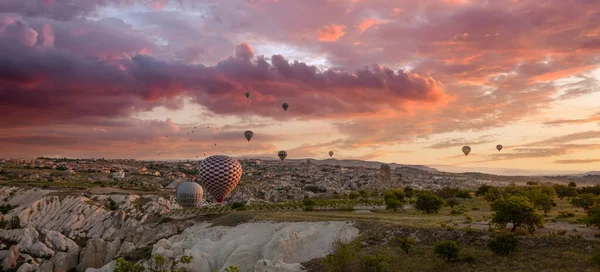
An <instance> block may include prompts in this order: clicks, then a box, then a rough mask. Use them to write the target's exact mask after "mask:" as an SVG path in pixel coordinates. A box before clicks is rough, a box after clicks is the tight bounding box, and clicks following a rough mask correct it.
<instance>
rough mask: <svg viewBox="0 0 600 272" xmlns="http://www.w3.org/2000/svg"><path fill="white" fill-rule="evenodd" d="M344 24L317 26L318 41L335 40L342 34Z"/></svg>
mask: <svg viewBox="0 0 600 272" xmlns="http://www.w3.org/2000/svg"><path fill="white" fill-rule="evenodd" d="M345 28H346V26H344V25H333V24H332V25H326V26H323V27H321V28H319V31H318V37H319V41H322V42H335V41H337V40H338V39H339V38H341V37H342V36H344V34H345V33H344V29H345Z"/></svg>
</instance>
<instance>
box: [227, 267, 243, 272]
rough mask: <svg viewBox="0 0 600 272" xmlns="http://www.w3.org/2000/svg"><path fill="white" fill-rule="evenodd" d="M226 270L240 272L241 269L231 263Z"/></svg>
mask: <svg viewBox="0 0 600 272" xmlns="http://www.w3.org/2000/svg"><path fill="white" fill-rule="evenodd" d="M225 272H240V269H239V268H237V266H235V265H231V266H229V267H227V268H225Z"/></svg>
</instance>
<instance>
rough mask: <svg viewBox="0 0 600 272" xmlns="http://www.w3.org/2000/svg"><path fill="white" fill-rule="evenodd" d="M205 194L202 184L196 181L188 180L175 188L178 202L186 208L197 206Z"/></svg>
mask: <svg viewBox="0 0 600 272" xmlns="http://www.w3.org/2000/svg"><path fill="white" fill-rule="evenodd" d="M203 195H204V191H203V190H202V186H200V185H198V183H195V182H189V181H186V182H184V183H181V184H179V185H177V188H175V196H176V198H177V203H179V205H181V206H182V207H184V208H193V207H196V205H198V203H199V202H200V200H202V196H203Z"/></svg>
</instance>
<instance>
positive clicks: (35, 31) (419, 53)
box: [0, 0, 600, 171]
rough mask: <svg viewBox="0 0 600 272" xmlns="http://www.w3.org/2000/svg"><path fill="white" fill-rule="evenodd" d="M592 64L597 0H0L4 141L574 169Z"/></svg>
mask: <svg viewBox="0 0 600 272" xmlns="http://www.w3.org/2000/svg"><path fill="white" fill-rule="evenodd" d="M599 80H600V5H597V1H596V0H544V1H541V0H540V1H535V0H529V1H526V0H494V1H491V0H487V1H484V0H482V1H475V0H426V1H413V0H373V1H367V0H303V1H292V0H210V1H209V0H207V1H203V0H174V1H169V0H140V1H136V0H3V1H0V157H5V158H9V157H12V158H15V157H22V158H35V157H38V156H50V157H74V158H101V157H104V158H135V159H143V160H155V159H196V157H198V158H199V159H201V158H204V157H205V155H204V154H206V156H209V155H214V154H226V155H231V156H242V155H250V156H261V157H262V156H272V157H275V156H276V155H277V151H279V150H286V151H287V152H288V158H316V159H325V158H328V154H327V153H328V151H329V150H332V151H334V152H335V154H334V158H337V159H361V160H378V161H382V162H395V163H400V164H425V165H452V166H460V167H467V168H468V167H473V168H475V167H497V168H518V169H552V170H565V171H567V170H568V171H591V170H598V168H599V166H600V126H599V124H600V85H599ZM246 91H248V92H250V97H249V99H247V98H246V97H245V96H244V93H245V92H246ZM284 102H287V103H288V104H289V109H288V110H287V111H284V110H283V109H282V108H281V104H282V103H284ZM192 130H193V132H192ZM246 130H252V131H253V132H254V138H253V139H252V140H251V141H250V142H248V141H246V140H245V139H244V136H243V134H244V131H246ZM497 144H502V145H503V146H504V149H502V151H500V152H499V151H497V150H496V145H497ZM464 145H470V146H471V147H472V151H471V153H470V154H469V156H464V155H463V154H462V152H461V148H462V146H464Z"/></svg>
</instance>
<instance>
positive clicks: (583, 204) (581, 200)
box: [571, 193, 598, 210]
mask: <svg viewBox="0 0 600 272" xmlns="http://www.w3.org/2000/svg"><path fill="white" fill-rule="evenodd" d="M597 198H598V197H597V196H596V195H595V194H592V193H588V194H582V195H579V196H578V197H574V198H572V199H571V205H573V206H575V207H580V208H583V209H584V210H588V209H589V208H590V207H592V205H594V202H595V201H596V199H597Z"/></svg>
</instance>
